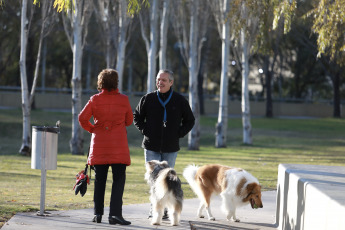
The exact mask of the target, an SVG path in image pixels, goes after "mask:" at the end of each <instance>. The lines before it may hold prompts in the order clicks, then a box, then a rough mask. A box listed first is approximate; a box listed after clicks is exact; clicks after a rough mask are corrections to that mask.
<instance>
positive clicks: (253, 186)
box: [247, 183, 258, 194]
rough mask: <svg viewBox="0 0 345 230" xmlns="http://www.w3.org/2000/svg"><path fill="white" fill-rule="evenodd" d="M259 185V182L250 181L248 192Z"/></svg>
mask: <svg viewBox="0 0 345 230" xmlns="http://www.w3.org/2000/svg"><path fill="white" fill-rule="evenodd" d="M256 186H258V184H257V183H250V184H248V185H247V192H248V194H250V193H253V190H254V189H255V187H256Z"/></svg>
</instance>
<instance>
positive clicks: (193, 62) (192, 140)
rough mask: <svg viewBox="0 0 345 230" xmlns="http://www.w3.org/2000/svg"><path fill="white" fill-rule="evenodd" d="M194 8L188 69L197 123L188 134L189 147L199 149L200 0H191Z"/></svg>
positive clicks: (190, 97)
mask: <svg viewBox="0 0 345 230" xmlns="http://www.w3.org/2000/svg"><path fill="white" fill-rule="evenodd" d="M191 4H192V5H193V6H192V9H195V10H194V11H192V12H191V16H190V36H189V45H190V49H189V60H188V71H189V103H190V105H191V108H192V111H193V114H194V117H195V125H194V127H193V128H192V130H191V131H190V132H189V134H188V149H190V150H199V147H200V107H199V100H198V86H197V83H198V79H197V77H198V45H197V44H198V38H197V30H198V17H197V11H198V9H199V7H198V4H199V2H198V0H192V1H191Z"/></svg>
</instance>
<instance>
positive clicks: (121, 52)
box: [116, 0, 129, 92]
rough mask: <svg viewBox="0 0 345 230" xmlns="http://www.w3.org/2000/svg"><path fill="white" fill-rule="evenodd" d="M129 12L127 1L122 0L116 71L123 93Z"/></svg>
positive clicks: (119, 87)
mask: <svg viewBox="0 0 345 230" xmlns="http://www.w3.org/2000/svg"><path fill="white" fill-rule="evenodd" d="M126 12H127V3H126V0H121V1H120V3H119V31H120V32H119V39H118V42H119V43H118V49H117V59H116V60H117V62H116V70H117V72H118V76H119V85H118V89H119V91H120V92H122V87H123V70H124V66H125V54H126V45H127V41H126V34H127V30H128V22H127V21H128V20H129V19H128V18H127V15H126Z"/></svg>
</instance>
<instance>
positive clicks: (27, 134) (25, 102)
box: [19, 0, 31, 155]
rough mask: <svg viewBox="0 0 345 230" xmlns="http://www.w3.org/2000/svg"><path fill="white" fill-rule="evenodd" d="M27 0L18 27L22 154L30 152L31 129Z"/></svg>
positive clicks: (23, 3)
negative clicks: (27, 58)
mask: <svg viewBox="0 0 345 230" xmlns="http://www.w3.org/2000/svg"><path fill="white" fill-rule="evenodd" d="M27 5H28V2H27V0H23V2H22V12H21V27H20V60H19V66H20V81H21V90H22V95H21V97H22V114H23V136H22V146H21V147H20V150H19V152H20V153H21V154H22V155H30V154H31V130H30V128H31V127H30V124H31V121H30V112H31V111H30V110H31V109H30V101H29V89H28V82H27V75H26V47H27V41H28V38H27V36H28V34H27V32H28V31H27V28H26V24H27V18H26V12H27Z"/></svg>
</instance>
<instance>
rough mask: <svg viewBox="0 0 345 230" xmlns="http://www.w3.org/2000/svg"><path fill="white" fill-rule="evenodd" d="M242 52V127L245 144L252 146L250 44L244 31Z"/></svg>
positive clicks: (242, 31)
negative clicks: (249, 82)
mask: <svg viewBox="0 0 345 230" xmlns="http://www.w3.org/2000/svg"><path fill="white" fill-rule="evenodd" d="M241 43H242V47H243V51H242V63H241V64H242V102H241V105H242V126H243V143H244V144H252V143H253V141H252V125H251V122H250V102H249V89H248V80H249V79H248V75H249V58H248V50H247V49H248V47H247V46H248V44H247V42H246V35H245V31H244V29H242V30H241Z"/></svg>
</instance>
